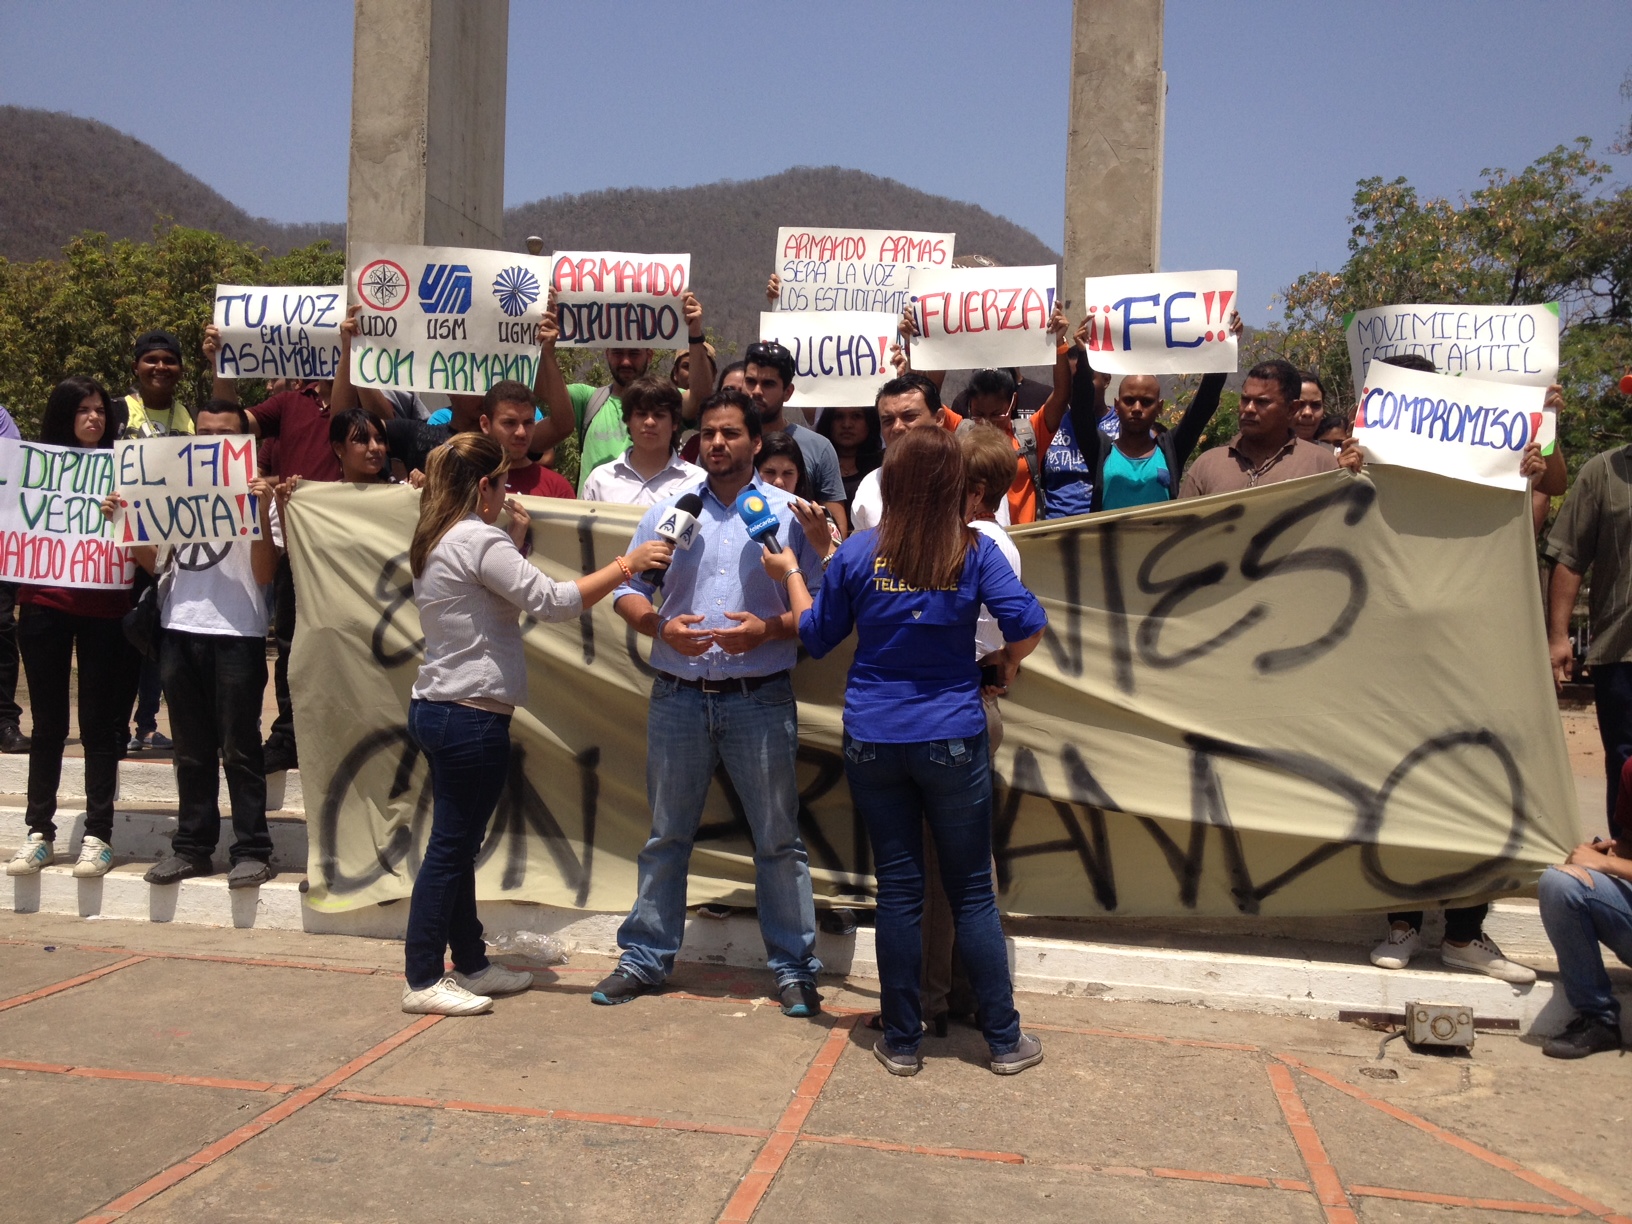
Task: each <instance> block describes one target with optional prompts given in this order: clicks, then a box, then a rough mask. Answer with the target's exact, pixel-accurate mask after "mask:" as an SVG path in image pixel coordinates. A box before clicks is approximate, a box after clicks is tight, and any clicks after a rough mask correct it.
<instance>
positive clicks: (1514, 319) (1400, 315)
mask: <svg viewBox="0 0 1632 1224" xmlns="http://www.w3.org/2000/svg"><path fill="white" fill-rule="evenodd" d="M1343 334H1344V336H1345V337H1346V338H1347V339H1348V342H1349V365H1350V367H1351V368H1352V369H1353V371H1354V393H1355V398H1356V399H1358V398H1359V396H1360V392H1361V390H1362V387H1363V383H1364V379H1363V377H1362V376H1363V375H1364V374H1365V371H1366V367H1367V366H1369V365H1370V364H1371V363H1372V362H1374V361H1379V360H1381V359H1382V358H1384V357H1393V356H1396V355H1397V354H1401V353H1418V354H1420V355H1422V356H1424V357H1426V358H1428V360H1429V361H1431V362H1433V363H1434V369H1436V370H1438V371H1439V372H1440V373H1441V374H1455V375H1458V376H1466V377H1469V378H1483V379H1485V380H1486V381H1489V382H1511V383H1518V384H1520V385H1521V386H1526V387H1546V386H1549V385H1550V384H1552V383H1554V382H1557V381H1558V303H1557V302H1548V303H1546V304H1544V305H1541V306H1374V307H1372V308H1371V309H1369V310H1361V311H1358V312H1356V313H1355V314H1348V315H1344V316H1343ZM1096 368H1097V367H1096Z"/></svg>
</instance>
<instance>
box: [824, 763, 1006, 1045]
mask: <svg viewBox="0 0 1632 1224" xmlns="http://www.w3.org/2000/svg"><path fill="white" fill-rule="evenodd" d="M986 745H987V740H986V733H985V732H984V731H983V732H981V734H980V735H979V736H978V737H975V738H972V739H952V740H929V741H927V742H924V743H919V744H869V743H863V742H862V741H860V740H857V739H854V738H852V737H851V735H850V734H849V732H846V733H845V736H844V772H845V776H846V777H847V778H848V779H849V780H850V798H851V799H852V800H853V801H854V803H855V805H856V811H857V813H858V814H859V815H860V816H861V818H862V820H863V821H864V822H865V823H866V825H867V835H868V837H870V838H871V839H872V843H873V860H874V870H875V874H876V875H877V878H878V912H877V917H876V922H877V930H876V932H875V936H874V938H875V945H876V948H877V952H878V976H879V979H880V987H881V989H880V1002H881V1004H882V1007H881V1010H882V1012H883V1017H884V1036H885V1039H886V1040H887V1041H888V1042H889V1044H890V1046H891V1047H892V1048H893V1049H896V1050H900V1051H903V1052H906V1053H913V1052H916V1051H917V1049H918V1045H919V1042H920V1041H922V1040H923V1017H922V1014H921V1009H920V1006H919V997H918V985H919V982H918V979H919V974H920V972H921V966H922V963H923V939H922V930H921V925H920V924H921V922H922V919H923V910H924V843H923V830H924V822H925V821H926V820H927V821H928V823H929V828H930V832H931V833H932V834H933V835H934V838H935V852H936V854H937V855H939V857H940V865H941V883H942V884H943V885H944V886H945V888H946V899H947V901H948V902H949V903H950V904H951V907H952V920H953V922H954V924H955V925H956V927H957V932H958V955H959V956H961V957H962V958H963V964H964V968H965V969H966V970H967V971H968V974H969V984H970V985H971V986H972V987H973V988H974V992H975V999H976V1002H977V1004H978V1007H979V1013H980V1028H981V1031H982V1032H983V1033H984V1034H985V1035H986V1043H987V1044H988V1045H989V1046H991V1048H992V1053H994V1054H1006V1053H1008V1052H1009V1051H1010V1050H1012V1049H1014V1047H1015V1046H1016V1045H1017V1044H1019V1041H1020V1013H1019V1012H1017V1011H1015V1010H1014V987H1013V984H1012V982H1011V981H1010V978H1009V958H1008V948H1007V946H1006V945H1005V944H1004V941H1003V924H1002V921H1001V920H1000V919H999V918H998V915H997V897H996V895H995V894H994V893H993V892H992V773H991V764H990V761H989V759H988V758H989V754H988V752H987V748H986Z"/></svg>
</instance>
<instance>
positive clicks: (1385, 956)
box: [1371, 926, 1422, 969]
mask: <svg viewBox="0 0 1632 1224" xmlns="http://www.w3.org/2000/svg"><path fill="white" fill-rule="evenodd" d="M1421 951H1422V936H1420V935H1418V934H1417V933H1416V932H1415V931H1414V930H1412V929H1411V928H1410V927H1406V928H1405V930H1403V931H1402V930H1400V928H1399V927H1392V926H1391V927H1389V928H1388V938H1387V939H1385V940H1383V942H1382V943H1380V944H1378V945H1377V946H1376V947H1375V948H1373V949H1372V950H1371V963H1372V964H1374V965H1376V966H1377V968H1379V969H1404V968H1405V967H1406V966H1407V965H1409V964H1410V963H1411V958H1412V957H1413V956H1415V955H1416V954H1417V953H1418V952H1421Z"/></svg>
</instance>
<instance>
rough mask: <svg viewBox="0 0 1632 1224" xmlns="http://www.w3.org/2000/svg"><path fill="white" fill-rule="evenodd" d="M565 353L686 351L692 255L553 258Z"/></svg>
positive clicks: (552, 278)
mask: <svg viewBox="0 0 1632 1224" xmlns="http://www.w3.org/2000/svg"><path fill="white" fill-rule="evenodd" d="M550 286H551V287H552V288H553V289H554V290H555V303H556V317H557V319H558V320H559V321H560V324H561V337H560V343H561V344H562V345H564V346H565V347H567V348H598V349H608V348H671V349H672V348H685V347H686V335H687V329H686V312H685V307H684V306H683V305H682V299H683V298H684V297H685V295H686V293H687V292H688V291H689V290H690V289H691V256H690V255H635V254H631V253H629V252H626V251H557V252H556V253H555V254H554V255H552V256H550Z"/></svg>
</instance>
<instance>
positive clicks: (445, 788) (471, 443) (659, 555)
mask: <svg viewBox="0 0 1632 1224" xmlns="http://www.w3.org/2000/svg"><path fill="white" fill-rule="evenodd" d="M508 467H509V459H508V458H507V456H506V453H505V450H504V448H503V447H501V446H500V445H499V444H498V443H497V442H495V441H494V440H493V439H491V438H489V437H487V436H485V435H483V434H474V433H461V434H455V435H454V436H453V437H452V438H450V439H449V440H448V441H447V442H445V443H443V444H442V445H441V446H439V447H437V448H436V449H435V450H434V451H432V452H431V455H430V459H429V462H428V463H427V464H426V474H425V489H424V492H423V493H422V494H421V500H420V505H419V526H418V528H417V529H416V530H415V532H414V542H413V545H412V547H411V548H410V549H409V553H408V560H409V564H410V567H411V568H412V570H413V574H414V603H415V605H416V606H417V607H418V608H419V620H420V627H421V629H422V630H423V631H424V634H425V661H424V662H423V663H422V664H420V668H419V678H418V680H416V681H415V682H414V689H413V695H412V701H411V702H410V704H409V707H408V733H409V734H410V735H411V736H413V739H414V742H415V743H416V744H417V745H418V746H419V748H420V750H421V751H422V752H424V753H425V756H426V758H427V759H428V760H429V761H430V763H431V791H432V794H433V795H434V797H435V806H434V809H433V812H432V816H431V836H430V839H429V841H428V842H427V843H426V846H425V856H424V859H423V860H422V861H421V863H420V867H419V873H418V874H417V875H416V876H415V877H414V892H413V899H412V900H411V901H410V902H409V904H408V939H407V948H406V960H407V978H408V984H407V986H406V987H405V989H404V991H403V996H402V1010H403V1011H405V1012H424V1013H429V1014H434V1015H443V1016H473V1015H476V1014H478V1013H480V1012H485V1011H488V1010H490V1009H491V1008H492V1006H493V998H492V996H493V995H500V994H511V993H513V992H515V991H519V990H526V989H527V988H528V987H529V986H531V985H532V982H533V978H532V975H531V974H530V973H520V972H517V971H515V970H512V969H506V968H504V967H503V966H502V965H493V964H489V963H488V959H487V954H486V951H485V946H484V944H483V942H482V924H481V921H480V919H478V918H477V916H476V854H477V852H478V851H479V850H480V849H481V845H482V838H483V836H484V835H485V834H486V832H487V822H488V820H489V819H491V817H492V815H493V809H494V808H495V807H496V806H497V805H498V801H499V793H500V792H501V791H502V790H503V789H504V783H505V778H506V777H507V775H508V773H509V762H510V716H511V714H512V713H514V711H515V708H516V706H518V705H521V704H522V703H523V702H525V701H526V700H527V665H526V659H525V656H524V655H523V652H522V644H521V632H522V631H521V625H520V623H519V618H518V615H517V614H518V611H519V612H526V613H528V614H529V615H531V616H533V617H536V618H537V619H539V620H543V621H564V620H571V619H572V618H573V617H575V616H577V615H579V614H580V613H581V612H582V611H583V610H584V609H585V608H586V607H588V606H589V605H591V604H593V603H595V602H596V601H597V600H599V599H602V598H604V597H605V596H607V595H609V594H611V592H612V591H613V590H614V589H615V588H616V587H617V586H618V584H619V583H621V582H622V581H623V580H624V579H625V578H628V577H630V576H631V575H632V574H634V573H637V572H639V571H641V570H649V569H662V568H664V567H665V566H667V565H668V563H669V557H670V556H671V555H672V553H673V546H672V545H670V544H668V543H667V542H666V541H662V540H654V541H652V542H651V543H649V544H643V545H641V546H640V547H639V548H637V549H635V550H634V551H633V552H631V553H630V554H629V555H628V556H627V557H618V558H617V559H616V560H615V561H613V563H612V564H611V565H607V566H604V567H603V568H601V569H599V570H597V571H596V572H595V573H593V574H590V575H588V576H587V577H584V578H580V579H578V580H577V581H576V582H569V583H560V582H553V581H551V580H550V579H549V578H546V577H545V576H544V575H543V574H541V573H540V572H539V571H538V570H537V569H535V568H534V567H533V566H532V565H531V564H530V563H529V562H528V561H527V559H526V558H525V557H524V556H522V554H521V552H520V551H519V550H518V549H517V547H516V543H515V540H514V539H513V538H512V537H511V535H510V534H509V533H507V532H506V531H504V530H503V529H501V528H500V527H499V526H497V525H496V524H497V523H498V522H499V520H500V518H501V517H504V518H506V519H508V520H510V522H511V524H513V523H514V522H515V521H517V520H519V521H520V522H525V521H526V515H527V512H526V510H524V509H523V508H522V506H521V505H520V503H519V502H517V501H515V500H514V499H513V498H512V499H508V500H507V499H506V497H505V492H504V473H505V469H506V468H508ZM507 525H510V524H507ZM450 946H451V947H452V949H453V965H454V972H453V973H452V974H444V962H443V954H444V952H445V951H446V950H447V949H448V948H449V947H450Z"/></svg>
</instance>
